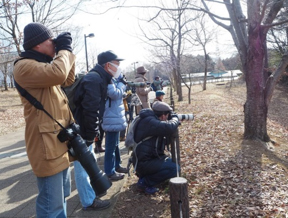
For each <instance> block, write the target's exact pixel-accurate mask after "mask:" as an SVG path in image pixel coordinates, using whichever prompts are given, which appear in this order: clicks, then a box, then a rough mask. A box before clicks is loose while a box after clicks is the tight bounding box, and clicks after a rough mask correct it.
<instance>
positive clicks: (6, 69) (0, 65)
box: [0, 47, 18, 91]
mask: <svg viewBox="0 0 288 218" xmlns="http://www.w3.org/2000/svg"><path fill="white" fill-rule="evenodd" d="M11 50H12V49H11V47H2V49H0V72H2V74H3V81H4V90H5V91H8V83H7V77H9V78H10V85H11V87H12V88H13V82H12V81H13V62H11V60H14V59H15V58H16V57H17V56H18V54H17V52H12V51H11Z"/></svg>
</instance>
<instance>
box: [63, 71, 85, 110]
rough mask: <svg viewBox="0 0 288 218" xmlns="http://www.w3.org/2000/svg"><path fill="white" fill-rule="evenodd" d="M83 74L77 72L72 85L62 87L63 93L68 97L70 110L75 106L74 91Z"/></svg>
mask: <svg viewBox="0 0 288 218" xmlns="http://www.w3.org/2000/svg"><path fill="white" fill-rule="evenodd" d="M84 76H85V74H83V73H78V74H76V75H75V81H74V83H73V84H72V85H70V86H67V87H62V89H63V91H64V92H65V94H66V96H67V98H68V105H69V107H70V110H71V111H74V110H75V108H76V106H75V104H74V95H75V91H76V88H77V86H78V84H79V83H80V81H81V80H82V78H83V77H84Z"/></svg>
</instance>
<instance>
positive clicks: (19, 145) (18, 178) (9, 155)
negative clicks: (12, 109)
mask: <svg viewBox="0 0 288 218" xmlns="http://www.w3.org/2000/svg"><path fill="white" fill-rule="evenodd" d="M120 149H121V157H122V162H123V163H122V165H123V166H126V165H127V161H128V155H127V150H126V149H125V147H124V143H120ZM103 155H104V154H103V153H102V154H100V155H99V154H97V161H98V165H99V167H100V168H101V169H103V158H104V157H103ZM71 172H72V176H71V179H72V192H71V195H70V196H69V197H68V198H67V214H68V217H71V218H72V217H77V218H84V217H101V218H110V217H111V212H112V210H113V207H114V205H115V203H116V201H117V198H118V195H119V193H120V191H121V188H122V186H123V184H124V182H125V181H126V179H127V175H126V176H125V178H124V179H123V180H120V181H118V182H113V185H112V187H111V188H110V189H109V190H108V193H107V195H106V196H104V197H103V198H101V199H110V200H111V207H110V208H108V209H106V210H103V211H82V206H81V203H80V200H79V197H78V194H77V190H76V186H75V180H74V168H73V164H71ZM37 192H38V190H37V184H36V177H35V176H34V174H33V172H32V170H31V166H30V164H29V161H28V158H27V155H26V152H25V142H24V128H21V129H19V130H17V131H15V132H13V133H10V134H7V135H4V136H0V218H4V217H5V218H7V217H13V218H14V217H17V218H24V217H29V218H30V217H36V215H35V199H36V196H37ZM111 218H112V217H111Z"/></svg>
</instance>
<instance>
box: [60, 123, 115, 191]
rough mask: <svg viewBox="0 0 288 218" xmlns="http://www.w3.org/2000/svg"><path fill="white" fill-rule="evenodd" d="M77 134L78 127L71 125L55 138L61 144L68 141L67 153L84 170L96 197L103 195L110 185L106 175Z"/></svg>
mask: <svg viewBox="0 0 288 218" xmlns="http://www.w3.org/2000/svg"><path fill="white" fill-rule="evenodd" d="M79 133H80V128H79V125H78V124H75V123H72V124H70V125H69V127H68V128H65V129H63V130H61V131H60V133H59V134H58V135H57V137H58V139H59V140H60V141H61V142H65V141H68V149H69V150H68V151H69V153H70V154H71V155H72V156H75V157H77V159H78V161H79V162H80V164H81V165H82V167H83V168H84V169H85V170H86V172H87V174H88V175H89V177H90V184H91V186H92V188H93V190H94V192H95V194H96V196H97V195H98V196H100V195H104V194H105V193H106V191H107V190H108V189H109V188H110V187H111V185H112V183H111V181H110V180H109V178H108V177H107V175H106V174H105V173H103V171H102V170H101V169H100V168H99V167H98V165H97V162H96V160H95V157H94V155H93V154H92V152H91V151H90V150H89V148H88V147H87V145H86V142H85V140H84V139H83V138H82V137H81V136H80V134H79Z"/></svg>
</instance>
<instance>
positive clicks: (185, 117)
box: [177, 114, 194, 121]
mask: <svg viewBox="0 0 288 218" xmlns="http://www.w3.org/2000/svg"><path fill="white" fill-rule="evenodd" d="M177 116H178V119H179V120H180V121H183V120H194V115H193V114H177Z"/></svg>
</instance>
